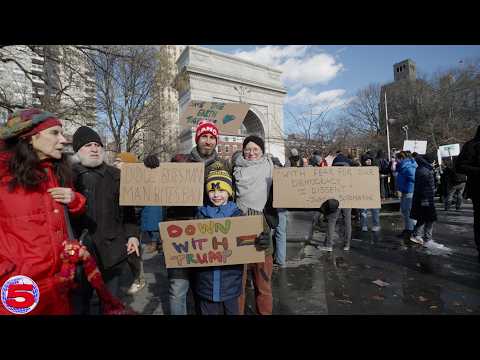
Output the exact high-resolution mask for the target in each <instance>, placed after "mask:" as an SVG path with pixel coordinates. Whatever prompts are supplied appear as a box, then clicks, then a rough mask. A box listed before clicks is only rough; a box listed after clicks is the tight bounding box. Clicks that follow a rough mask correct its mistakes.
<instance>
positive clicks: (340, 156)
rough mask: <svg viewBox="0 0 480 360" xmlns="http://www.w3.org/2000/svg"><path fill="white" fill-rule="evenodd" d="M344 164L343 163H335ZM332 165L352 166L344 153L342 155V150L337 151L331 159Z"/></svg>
mask: <svg viewBox="0 0 480 360" xmlns="http://www.w3.org/2000/svg"><path fill="white" fill-rule="evenodd" d="M336 164H344V165H336ZM332 166H352V161H351V160H350V159H349V158H348V157H347V156H345V155H343V152H342V150H338V151H337V155H336V156H335V159H333V162H332Z"/></svg>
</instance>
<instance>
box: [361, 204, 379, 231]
mask: <svg viewBox="0 0 480 360" xmlns="http://www.w3.org/2000/svg"><path fill="white" fill-rule="evenodd" d="M368 210H370V212H371V214H372V226H380V209H361V210H360V219H361V223H362V228H363V227H368Z"/></svg>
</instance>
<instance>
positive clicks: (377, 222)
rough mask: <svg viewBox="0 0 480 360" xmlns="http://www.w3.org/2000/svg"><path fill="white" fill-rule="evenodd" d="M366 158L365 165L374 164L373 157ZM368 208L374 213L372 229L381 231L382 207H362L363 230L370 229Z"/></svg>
mask: <svg viewBox="0 0 480 360" xmlns="http://www.w3.org/2000/svg"><path fill="white" fill-rule="evenodd" d="M364 159H365V163H364V164H363V166H374V165H373V159H372V158H369V157H366V158H364ZM368 210H370V213H371V214H372V224H373V226H372V231H373V232H377V231H380V209H361V211H360V219H361V226H362V231H368Z"/></svg>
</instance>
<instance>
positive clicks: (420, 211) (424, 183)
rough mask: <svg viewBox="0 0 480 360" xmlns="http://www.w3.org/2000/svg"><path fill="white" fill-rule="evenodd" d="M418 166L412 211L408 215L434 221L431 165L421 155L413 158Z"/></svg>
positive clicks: (433, 187)
mask: <svg viewBox="0 0 480 360" xmlns="http://www.w3.org/2000/svg"><path fill="white" fill-rule="evenodd" d="M415 160H416V161H417V164H418V168H417V170H416V172H415V187H414V190H413V200H412V211H411V212H410V217H411V218H412V219H415V220H417V221H436V220H437V212H436V211H435V201H434V196H435V177H434V174H433V167H432V165H431V164H429V163H428V161H427V160H425V159H424V158H423V157H422V156H417V158H416V159H415Z"/></svg>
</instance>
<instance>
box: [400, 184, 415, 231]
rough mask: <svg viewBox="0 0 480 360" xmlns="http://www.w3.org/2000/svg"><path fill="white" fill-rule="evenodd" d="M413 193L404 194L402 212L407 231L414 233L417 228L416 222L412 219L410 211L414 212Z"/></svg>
mask: <svg viewBox="0 0 480 360" xmlns="http://www.w3.org/2000/svg"><path fill="white" fill-rule="evenodd" d="M412 200H413V193H402V197H401V198H400V211H401V212H402V215H403V222H404V224H405V230H408V231H413V227H414V226H415V222H416V221H415V220H414V219H410V211H411V210H412Z"/></svg>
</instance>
